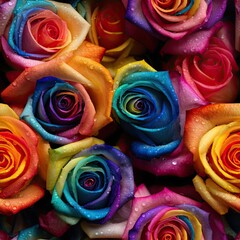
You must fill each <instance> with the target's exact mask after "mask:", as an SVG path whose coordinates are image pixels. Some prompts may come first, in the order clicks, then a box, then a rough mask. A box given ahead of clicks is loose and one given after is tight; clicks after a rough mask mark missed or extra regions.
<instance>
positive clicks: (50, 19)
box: [1, 0, 89, 69]
mask: <svg viewBox="0 0 240 240" xmlns="http://www.w3.org/2000/svg"><path fill="white" fill-rule="evenodd" d="M88 30H89V24H88V23H87V21H85V20H84V19H83V18H82V17H81V16H80V15H79V14H78V13H77V11H75V9H74V8H73V7H72V6H71V5H70V4H66V3H58V2H54V1H45V0H43V1H35V0H27V2H25V1H24V2H22V1H18V2H17V5H16V7H15V9H14V11H13V19H12V21H11V22H10V26H9V28H6V31H5V33H4V36H3V37H2V39H1V40H2V49H3V52H4V54H5V55H6V57H7V59H8V60H9V61H10V63H11V64H12V65H13V66H14V67H17V68H21V69H23V68H25V67H31V66H35V65H37V64H40V63H41V62H42V61H49V60H50V59H52V58H56V57H58V56H61V55H63V54H65V53H66V52H68V51H72V50H76V49H77V48H78V47H79V46H80V44H81V43H82V42H83V41H84V39H85V37H86V35H87V32H88Z"/></svg>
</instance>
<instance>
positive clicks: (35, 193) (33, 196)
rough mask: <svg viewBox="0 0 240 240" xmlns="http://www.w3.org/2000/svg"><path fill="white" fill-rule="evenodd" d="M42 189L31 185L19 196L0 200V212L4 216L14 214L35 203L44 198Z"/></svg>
mask: <svg viewBox="0 0 240 240" xmlns="http://www.w3.org/2000/svg"><path fill="white" fill-rule="evenodd" d="M44 193H45V191H44V189H43V188H41V187H39V186H38V185H34V184H31V185H29V186H28V187H27V188H25V189H24V190H22V191H21V193H20V194H18V195H15V196H13V197H11V198H5V199H4V198H0V212H1V214H4V215H9V214H16V213H18V212H20V211H21V210H23V209H26V208H28V207H30V206H32V205H33V204H34V203H36V202H37V201H38V200H40V199H41V198H42V197H43V196H44Z"/></svg>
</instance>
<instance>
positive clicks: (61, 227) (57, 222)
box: [39, 210, 70, 237]
mask: <svg viewBox="0 0 240 240" xmlns="http://www.w3.org/2000/svg"><path fill="white" fill-rule="evenodd" d="M39 224H40V226H41V227H42V228H43V229H44V230H45V231H47V232H49V233H51V234H52V235H54V236H57V237H60V236H62V235H63V234H64V233H65V232H66V231H67V230H68V229H69V228H70V226H69V225H68V224H67V223H65V222H63V221H62V220H61V219H60V218H59V217H58V215H57V214H56V212H55V211H54V210H51V211H49V212H48V213H47V214H45V215H41V216H40V217H39Z"/></svg>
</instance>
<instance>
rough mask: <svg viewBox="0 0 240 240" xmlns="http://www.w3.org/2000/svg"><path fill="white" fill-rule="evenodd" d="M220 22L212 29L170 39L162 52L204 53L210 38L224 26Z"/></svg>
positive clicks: (178, 53) (174, 53)
mask: <svg viewBox="0 0 240 240" xmlns="http://www.w3.org/2000/svg"><path fill="white" fill-rule="evenodd" d="M222 25H223V23H222V22H218V23H216V24H215V25H214V26H213V27H212V28H210V29H203V30H199V31H196V32H193V33H191V34H189V35H187V36H185V37H183V38H182V39H180V40H174V39H170V40H168V41H166V43H165V44H164V46H163V47H162V49H161V52H160V53H161V54H171V55H185V54H196V53H203V52H204V51H205V50H206V49H207V47H208V44H209V41H210V38H211V37H212V36H213V35H214V34H215V33H216V32H217V31H218V30H219V29H220V28H221V27H222Z"/></svg>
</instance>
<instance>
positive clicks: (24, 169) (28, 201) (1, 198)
mask: <svg viewBox="0 0 240 240" xmlns="http://www.w3.org/2000/svg"><path fill="white" fill-rule="evenodd" d="M0 143H1V162H0V213H1V214H4V215H9V214H16V213H18V212H19V211H21V210H23V209H25V208H28V207H30V206H32V205H33V204H34V203H35V202H37V201H38V200H39V199H40V198H42V197H43V195H44V189H42V188H41V187H40V186H39V185H37V184H36V183H34V182H33V179H34V177H35V176H36V174H37V173H38V162H39V156H40V155H39V153H38V136H37V135H36V134H35V133H34V132H33V131H32V130H31V128H30V127H28V126H27V125H26V124H25V123H24V122H22V121H20V120H19V118H18V116H17V115H16V113H15V112H14V111H13V110H12V109H11V108H10V107H8V106H7V105H5V104H0ZM45 161H47V157H46V156H45Z"/></svg>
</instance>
